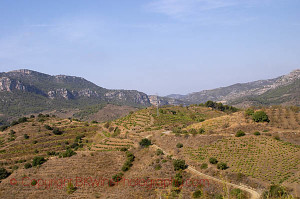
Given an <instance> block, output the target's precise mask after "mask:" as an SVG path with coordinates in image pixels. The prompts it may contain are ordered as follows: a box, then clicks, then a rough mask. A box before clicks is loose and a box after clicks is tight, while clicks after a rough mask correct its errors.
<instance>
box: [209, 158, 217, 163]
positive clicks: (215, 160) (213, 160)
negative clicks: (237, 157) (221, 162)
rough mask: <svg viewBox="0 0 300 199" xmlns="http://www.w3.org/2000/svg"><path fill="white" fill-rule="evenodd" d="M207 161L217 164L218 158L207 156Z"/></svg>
mask: <svg viewBox="0 0 300 199" xmlns="http://www.w3.org/2000/svg"><path fill="white" fill-rule="evenodd" d="M209 163H210V164H217V163H218V160H217V159H216V158H213V157H211V158H209Z"/></svg>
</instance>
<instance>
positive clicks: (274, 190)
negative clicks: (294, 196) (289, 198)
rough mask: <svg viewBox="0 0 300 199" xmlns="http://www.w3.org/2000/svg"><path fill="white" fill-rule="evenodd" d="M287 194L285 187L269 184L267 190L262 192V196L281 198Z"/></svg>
mask: <svg viewBox="0 0 300 199" xmlns="http://www.w3.org/2000/svg"><path fill="white" fill-rule="evenodd" d="M285 195H287V192H286V191H285V189H284V188H283V187H282V186H280V185H271V186H270V188H269V190H268V191H267V192H265V193H264V198H281V197H283V196H285Z"/></svg>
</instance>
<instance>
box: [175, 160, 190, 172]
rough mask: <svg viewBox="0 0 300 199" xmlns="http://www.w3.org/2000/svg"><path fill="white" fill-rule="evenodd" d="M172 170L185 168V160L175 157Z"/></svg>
mask: <svg viewBox="0 0 300 199" xmlns="http://www.w3.org/2000/svg"><path fill="white" fill-rule="evenodd" d="M173 166H174V170H175V171H178V170H184V169H186V168H187V165H186V164H185V160H181V159H177V160H174V161H173Z"/></svg>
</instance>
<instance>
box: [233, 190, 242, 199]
mask: <svg viewBox="0 0 300 199" xmlns="http://www.w3.org/2000/svg"><path fill="white" fill-rule="evenodd" d="M230 195H232V196H234V197H235V198H237V199H242V198H244V197H243V192H242V190H240V189H232V190H231V191H230Z"/></svg>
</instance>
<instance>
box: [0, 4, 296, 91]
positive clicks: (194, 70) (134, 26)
mask: <svg viewBox="0 0 300 199" xmlns="http://www.w3.org/2000/svg"><path fill="white" fill-rule="evenodd" d="M299 10H300V1H299V0H126V1H125V0H109V1H108V0H63V1H60V0H45V1H41V0H35V1H34V0H9V1H7V0H0V69H1V70H0V71H5V72H6V71H10V70H15V69H20V68H27V69H32V70H36V71H40V72H44V73H48V74H52V75H57V74H66V75H74V76H81V77H84V78H86V79H87V80H90V81H92V82H94V83H96V84H97V85H99V86H102V87H105V88H116V89H134V90H139V91H143V92H145V93H147V94H155V93H158V94H159V95H167V94H172V93H180V94H186V93H190V92H194V91H200V90H203V89H211V88H216V87H220V86H227V85H230V84H233V83H237V82H247V81H253V80H258V79H266V78H273V77H277V76H279V75H282V74H286V73H288V72H290V71H291V70H293V69H296V68H300V12H299Z"/></svg>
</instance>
